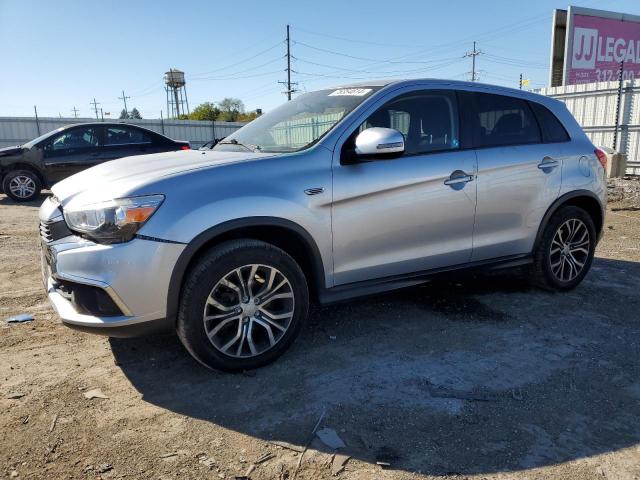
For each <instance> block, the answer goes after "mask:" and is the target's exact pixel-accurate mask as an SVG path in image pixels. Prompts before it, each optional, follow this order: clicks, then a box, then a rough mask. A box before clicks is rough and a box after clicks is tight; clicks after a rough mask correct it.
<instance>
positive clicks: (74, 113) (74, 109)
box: [71, 105, 80, 118]
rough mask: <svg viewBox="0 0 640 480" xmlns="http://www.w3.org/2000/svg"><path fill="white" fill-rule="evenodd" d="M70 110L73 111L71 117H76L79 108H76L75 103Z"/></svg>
mask: <svg viewBox="0 0 640 480" xmlns="http://www.w3.org/2000/svg"><path fill="white" fill-rule="evenodd" d="M71 111H72V112H73V118H78V112H79V111H80V110H78V109H77V108H76V106H75V105H74V106H73V109H72V110H71Z"/></svg>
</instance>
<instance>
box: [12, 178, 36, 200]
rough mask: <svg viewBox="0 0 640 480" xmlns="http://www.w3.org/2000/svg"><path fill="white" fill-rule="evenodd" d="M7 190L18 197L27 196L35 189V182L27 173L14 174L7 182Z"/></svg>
mask: <svg viewBox="0 0 640 480" xmlns="http://www.w3.org/2000/svg"><path fill="white" fill-rule="evenodd" d="M9 191H10V192H11V193H12V194H13V195H15V196H16V197H18V198H29V197H31V196H32V195H33V194H34V193H35V191H36V182H34V181H33V178H31V177H29V176H27V175H16V176H15V177H13V178H12V179H11V181H10V182H9Z"/></svg>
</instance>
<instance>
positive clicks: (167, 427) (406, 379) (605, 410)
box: [0, 182, 640, 480]
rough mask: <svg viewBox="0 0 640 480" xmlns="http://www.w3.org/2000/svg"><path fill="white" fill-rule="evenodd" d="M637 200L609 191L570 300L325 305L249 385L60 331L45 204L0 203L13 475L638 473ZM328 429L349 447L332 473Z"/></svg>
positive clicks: (5, 462) (469, 280) (5, 419)
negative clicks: (49, 271)
mask: <svg viewBox="0 0 640 480" xmlns="http://www.w3.org/2000/svg"><path fill="white" fill-rule="evenodd" d="M638 187H640V182H626V183H625V182H618V184H616V185H613V186H612V188H611V192H610V194H611V197H612V199H614V200H616V201H615V202H613V203H611V204H610V207H609V212H608V215H607V220H606V227H605V237H604V240H603V241H602V242H601V243H600V245H599V248H598V251H597V259H596V261H595V263H594V266H593V269H592V271H591V273H590V274H589V275H588V276H587V278H586V280H585V281H584V282H583V284H582V285H581V286H580V287H578V288H577V289H576V290H575V291H573V292H570V293H565V294H551V293H545V292H542V291H539V290H536V289H533V288H531V287H529V285H528V284H527V283H526V282H524V281H523V280H522V279H521V278H520V277H519V276H518V275H517V273H516V272H513V273H500V274H492V275H486V276H481V277H478V276H476V277H465V278H461V279H456V280H455V281H439V282H437V283H432V284H428V285H425V286H421V287H416V288H412V289H408V290H404V291H400V292H395V293H391V294H387V295H379V296H377V297H375V298H369V299H366V300H361V301H354V302H352V303H348V304H343V305H339V306H334V307H330V308H314V309H313V310H312V313H311V317H310V321H309V323H308V326H307V328H306V330H305V331H304V333H303V335H302V337H301V338H300V339H299V340H298V341H297V342H296V343H295V344H294V346H293V347H292V349H291V350H290V351H289V352H288V353H287V354H286V355H285V356H284V357H282V358H281V359H279V360H278V361H277V362H276V363H274V364H273V365H271V366H268V367H266V368H262V369H260V370H257V371H255V372H251V373H247V374H237V375H231V374H223V373H212V372H210V371H207V370H205V369H203V368H202V367H200V366H199V365H198V364H197V363H196V362H195V361H193V360H192V359H191V358H190V357H189V355H188V354H187V353H186V352H185V351H184V350H183V348H182V347H181V345H180V344H179V342H178V340H177V339H176V338H175V337H174V336H171V335H165V336H156V337H148V338H138V339H128V340H118V339H107V338H104V337H99V336H92V335H87V334H83V333H78V332H75V331H72V330H70V329H68V328H65V327H63V326H62V325H61V324H60V323H59V320H58V319H57V318H56V315H55V314H54V313H53V311H52V310H51V308H50V307H49V305H48V302H47V300H46V298H45V295H44V292H43V288H42V285H41V281H40V267H39V259H38V236H37V231H38V230H37V205H36V204H32V205H24V206H23V205H16V204H14V203H12V202H10V201H9V200H8V199H7V198H6V197H4V196H3V195H0V379H1V381H0V477H3V478H5V477H6V478H52V479H53V478H56V479H57V478H70V479H71V478H99V477H101V478H153V479H169V478H198V479H199V478H203V479H204V478H207V479H209V478H213V479H216V478H226V479H234V478H243V475H246V476H247V477H248V478H251V479H253V480H257V479H285V478H289V479H291V478H294V476H295V472H296V468H297V465H298V463H299V460H300V458H301V453H300V452H299V450H301V449H302V448H303V447H304V446H305V445H308V446H309V448H308V450H307V451H306V452H305V453H304V455H302V462H300V467H299V470H298V472H297V478H299V479H329V478H341V479H414V478H416V479H417V478H435V477H438V478H442V477H446V478H473V479H530V480H533V479H550V478H562V479H576V480H577V479H580V480H587V479H599V480H602V479H609V480H614V479H615V480H624V479H637V478H640V315H638V311H640V200H639V198H638V194H639V193H640V188H638ZM625 189H626V190H625ZM627 190H628V191H627ZM38 203H39V202H38ZM22 312H28V313H32V314H33V315H34V316H35V321H33V322H29V323H24V324H7V323H6V322H4V321H3V319H4V318H6V317H8V316H9V315H12V314H17V313H22ZM92 389H100V391H101V392H102V393H103V394H104V396H106V397H108V398H104V399H100V398H94V399H92V400H89V399H87V398H85V396H84V393H86V392H87V391H90V390H92ZM323 412H324V415H323ZM319 419H321V420H320V421H319ZM317 424H319V428H324V427H327V428H331V429H334V430H335V431H336V432H337V434H338V435H339V436H340V437H341V438H342V440H343V441H344V442H345V444H346V447H345V448H344V449H342V450H340V453H341V454H344V455H347V456H349V457H350V459H349V460H348V461H347V462H346V465H345V468H344V470H343V471H341V472H339V473H337V477H334V476H333V473H332V468H333V470H337V469H339V467H340V465H341V463H342V462H343V461H344V458H343V457H341V456H339V455H338V456H336V457H335V458H334V457H333V455H332V451H331V450H329V449H328V448H327V447H323V446H322V444H321V443H319V441H318V440H317V439H316V440H313V441H312V439H313V435H312V431H313V430H314V427H315V426H316V425H317ZM282 442H286V444H284V445H286V446H285V447H283V446H281V445H283V444H282ZM279 443H280V445H278V444H279ZM268 453H269V454H272V456H264V455H265V454H268ZM268 457H269V458H268ZM263 458H267V460H265V461H262V462H258V461H259V460H261V459H263ZM332 459H333V465H332ZM379 461H380V462H386V463H388V464H390V465H389V466H384V465H379V464H377V462H379Z"/></svg>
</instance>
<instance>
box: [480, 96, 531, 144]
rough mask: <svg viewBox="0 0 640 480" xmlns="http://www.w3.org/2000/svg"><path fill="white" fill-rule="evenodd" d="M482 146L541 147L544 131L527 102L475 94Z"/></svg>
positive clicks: (513, 98)
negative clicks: (535, 145) (542, 132)
mask: <svg viewBox="0 0 640 480" xmlns="http://www.w3.org/2000/svg"><path fill="white" fill-rule="evenodd" d="M474 95H475V98H476V108H477V112H478V119H477V123H478V130H479V131H478V146H479V147H500V146H506V145H523V144H527V143H540V142H541V141H542V139H541V137H540V129H539V128H538V123H537V121H536V119H535V117H534V116H533V112H532V111H531V109H530V108H529V105H528V103H527V102H526V101H525V100H522V99H520V98H515V97H507V96H505V95H493V94H489V93H475V94H474Z"/></svg>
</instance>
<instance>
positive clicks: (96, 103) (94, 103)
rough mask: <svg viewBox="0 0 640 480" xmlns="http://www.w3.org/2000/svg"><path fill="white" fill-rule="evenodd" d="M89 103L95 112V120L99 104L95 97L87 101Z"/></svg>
mask: <svg viewBox="0 0 640 480" xmlns="http://www.w3.org/2000/svg"><path fill="white" fill-rule="evenodd" d="M89 105H93V110H94V111H95V112H96V120H98V105H100V102H96V97H93V102H89Z"/></svg>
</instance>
